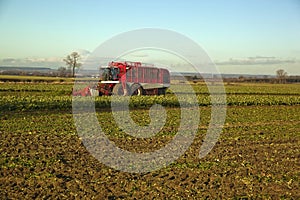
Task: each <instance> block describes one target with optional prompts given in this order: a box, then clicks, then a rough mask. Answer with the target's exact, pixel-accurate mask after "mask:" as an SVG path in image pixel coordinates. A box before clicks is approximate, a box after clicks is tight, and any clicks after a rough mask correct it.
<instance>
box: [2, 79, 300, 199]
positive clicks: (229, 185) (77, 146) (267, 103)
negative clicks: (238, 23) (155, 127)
mask: <svg viewBox="0 0 300 200" xmlns="http://www.w3.org/2000/svg"><path fill="white" fill-rule="evenodd" d="M179 87H182V88H183V87H184V86H183V85H180V86H179ZM193 87H194V90H195V93H196V95H197V98H198V104H199V106H200V119H201V122H200V124H199V126H198V127H197V128H198V130H197V135H196V138H195V139H194V141H193V143H192V145H191V146H190V148H189V149H188V150H187V151H186V152H185V154H184V155H182V156H181V157H179V159H177V160H176V161H175V162H173V163H172V164H170V165H168V166H166V167H163V168H161V169H159V170H157V171H153V172H148V173H143V174H139V173H126V172H122V171H118V170H115V169H112V168H110V167H107V166H106V165H104V164H102V163H101V162H99V161H98V160H97V159H95V158H94V157H93V156H92V155H91V154H90V153H89V152H88V151H87V149H86V148H85V146H84V145H83V144H82V140H81V138H80V137H79V136H78V134H77V132H76V127H75V124H74V120H73V114H72V97H71V96H69V94H70V91H71V89H72V84H63V83H26V84H23V83H0V119H1V124H0V137H1V139H0V147H1V157H0V166H1V175H0V184H1V187H0V195H1V199H33V198H38V199H262V198H263V199H299V198H300V195H299V190H300V185H299V182H300V164H299V163H300V160H299V159H300V149H299V146H300V114H299V113H300V85H297V84H293V85H292V84H282V85H280V84H238V85H237V84H233V85H226V86H225V89H226V94H227V105H228V106H227V115H226V120H225V124H224V127H223V131H222V133H221V135H220V138H219V140H218V142H217V144H216V145H215V146H214V148H213V150H212V151H211V152H210V153H209V154H208V155H207V156H206V157H204V158H202V159H200V158H199V150H200V146H201V144H202V143H203V139H204V136H205V134H206V131H207V129H208V125H209V120H210V114H211V103H210V96H209V93H208V90H207V88H206V86H205V85H203V84H193ZM183 95H187V96H186V99H187V101H188V94H183ZM153 104H161V105H163V106H164V107H165V109H166V114H167V120H166V124H165V126H164V127H163V128H162V130H161V131H160V132H159V133H158V134H157V135H155V136H154V137H151V138H147V139H145V138H143V139H141V138H134V137H132V136H129V135H127V134H126V133H125V132H124V131H123V130H122V129H120V128H119V127H118V126H117V125H116V122H115V121H114V118H113V116H112V113H111V112H110V108H109V106H110V97H96V98H95V106H96V111H97V118H98V120H99V123H100V125H101V127H102V129H103V130H104V132H105V134H106V135H107V137H108V138H109V139H110V140H111V141H113V142H114V143H115V144H116V145H117V146H118V147H120V148H122V149H126V150H128V151H132V152H151V151H154V150H157V149H159V148H161V147H163V146H164V145H166V144H167V143H168V142H169V141H171V139H172V138H173V137H174V135H176V132H177V130H178V126H179V125H178V124H179V121H180V118H179V116H180V112H181V110H180V105H179V103H178V100H177V99H176V97H174V95H173V94H172V91H168V93H167V94H166V96H142V97H132V98H131V100H130V103H129V107H130V115H131V117H132V119H133V120H134V121H135V122H136V123H138V124H140V125H147V124H149V121H150V118H149V107H151V106H152V105H153Z"/></svg>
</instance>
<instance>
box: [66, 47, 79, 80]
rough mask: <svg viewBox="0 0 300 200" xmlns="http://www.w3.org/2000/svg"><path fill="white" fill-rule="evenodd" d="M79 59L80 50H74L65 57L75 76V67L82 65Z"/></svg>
mask: <svg viewBox="0 0 300 200" xmlns="http://www.w3.org/2000/svg"><path fill="white" fill-rule="evenodd" d="M79 59H80V55H79V53H78V52H73V53H71V54H70V55H68V56H67V57H66V58H65V59H64V61H65V63H66V65H67V66H68V67H69V68H70V69H71V71H72V76H73V77H74V76H75V69H76V68H79V67H80V66H81V63H79V62H78V61H79Z"/></svg>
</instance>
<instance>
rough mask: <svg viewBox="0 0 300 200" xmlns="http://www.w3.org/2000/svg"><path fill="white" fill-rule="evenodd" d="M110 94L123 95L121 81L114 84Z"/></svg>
mask: <svg viewBox="0 0 300 200" xmlns="http://www.w3.org/2000/svg"><path fill="white" fill-rule="evenodd" d="M112 94H113V95H124V90H123V86H122V84H121V83H118V84H116V85H115V86H114V88H113V90H112Z"/></svg>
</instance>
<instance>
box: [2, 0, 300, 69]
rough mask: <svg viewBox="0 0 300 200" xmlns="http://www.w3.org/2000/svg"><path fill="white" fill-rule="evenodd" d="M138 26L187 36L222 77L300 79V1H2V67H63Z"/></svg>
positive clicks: (138, 27)
mask: <svg viewBox="0 0 300 200" xmlns="http://www.w3.org/2000/svg"><path fill="white" fill-rule="evenodd" d="M141 28H159V29H168V30H172V31H175V32H178V33H180V34H182V35H185V36H186V37H188V38H190V39H191V40H193V41H195V42H196V43H198V44H199V45H200V46H201V47H202V48H203V49H204V50H205V51H206V53H207V54H208V56H209V57H210V58H211V60H212V61H213V62H214V63H215V64H216V66H217V68H218V69H219V71H220V72H222V73H228V74H240V73H245V74H270V75H274V74H275V72H276V70H277V69H279V68H280V69H284V70H285V71H287V73H288V74H289V75H300V39H299V38H300V37H299V36H300V0H244V1H240V0H226V1H224V0H207V1H204V0H194V1H193V0H190V1H182V0H177V1H174V0H164V1H162V0H151V1H141V0H139V1H137V0H127V1H125V0H109V1H108V0H98V1H96V0H95V1H92V0H86V1H83V0H82V1H79V0H77V1H76V0H74V1H71V0H64V1H60V0H51V1H49V0H48V1H47V0H44V1H40V0H26V1H22V0H0V30H1V32H0V47H1V48H0V66H39V67H43V66H47V67H52V68H58V67H60V66H63V65H64V63H63V62H62V59H63V58H64V57H66V56H67V55H68V54H70V53H71V52H73V51H78V52H79V53H80V54H82V57H85V56H88V55H89V54H90V53H91V52H93V51H94V50H95V49H96V48H97V47H98V46H99V45H100V44H102V43H103V42H105V41H107V40H108V39H110V38H112V37H114V36H116V35H118V34H122V33H124V32H127V31H131V30H136V29H141ZM174 42H175V43H176V41H174ZM120 45H122V44H120ZM115 48H118V46H116V47H115ZM137 59H138V58H137ZM170 62H171V61H170ZM175 64H176V63H175Z"/></svg>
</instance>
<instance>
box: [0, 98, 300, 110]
mask: <svg viewBox="0 0 300 200" xmlns="http://www.w3.org/2000/svg"><path fill="white" fill-rule="evenodd" d="M75 99H76V102H77V103H78V102H79V103H80V104H81V105H82V107H84V106H85V105H87V101H89V102H90V101H94V100H93V99H94V98H92V97H78V98H75ZM210 99H211V98H210V96H208V95H198V96H197V101H198V102H193V101H194V99H193V98H191V96H190V95H185V96H183V97H181V100H180V101H178V98H177V97H176V96H175V95H166V96H134V97H131V98H130V101H129V105H126V101H124V98H123V97H119V98H116V100H114V102H115V104H116V105H119V106H129V107H131V108H149V107H151V106H152V105H154V104H161V105H162V106H166V107H182V106H188V105H193V104H194V103H196V104H198V105H199V106H209V105H211V101H210ZM94 102H95V107H96V108H110V106H111V97H109V96H102V97H96V98H95V101H94ZM226 103H227V105H230V106H250V105H299V104H300V96H297V95H295V96H293V95H289V96H282V95H278V96H275V95H272V96H270V95H248V96H245V95H227V99H226ZM39 109H47V110H51V109H58V110H70V109H72V97H71V96H51V95H49V96H2V97H1V98H0V110H1V111H9V110H39Z"/></svg>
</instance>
